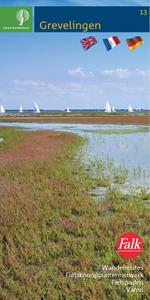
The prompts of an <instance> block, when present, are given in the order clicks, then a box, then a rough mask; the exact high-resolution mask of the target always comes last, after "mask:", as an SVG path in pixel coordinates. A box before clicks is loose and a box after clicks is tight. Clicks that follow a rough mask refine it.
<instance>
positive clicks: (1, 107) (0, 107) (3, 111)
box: [0, 105, 5, 114]
mask: <svg viewBox="0 0 150 300" xmlns="http://www.w3.org/2000/svg"><path fill="white" fill-rule="evenodd" d="M0 113H1V114H4V113H5V108H4V106H3V105H1V106H0Z"/></svg>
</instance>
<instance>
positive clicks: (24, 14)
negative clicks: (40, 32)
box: [16, 9, 30, 26]
mask: <svg viewBox="0 0 150 300" xmlns="http://www.w3.org/2000/svg"><path fill="white" fill-rule="evenodd" d="M16 18H17V20H18V21H19V25H20V26H23V24H24V23H25V22H26V21H28V20H29V18H30V14H29V12H28V11H27V10H26V9H20V10H18V11H17V14H16Z"/></svg>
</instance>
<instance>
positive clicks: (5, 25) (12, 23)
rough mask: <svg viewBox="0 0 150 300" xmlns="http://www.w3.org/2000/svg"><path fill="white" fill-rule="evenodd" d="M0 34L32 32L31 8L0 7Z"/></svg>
mask: <svg viewBox="0 0 150 300" xmlns="http://www.w3.org/2000/svg"><path fill="white" fill-rule="evenodd" d="M0 32H32V7H31V6H13V7H12V6H7V7H6V6H5V7H4V6H0Z"/></svg>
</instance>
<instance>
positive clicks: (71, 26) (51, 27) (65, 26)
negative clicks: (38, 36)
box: [39, 21, 101, 32]
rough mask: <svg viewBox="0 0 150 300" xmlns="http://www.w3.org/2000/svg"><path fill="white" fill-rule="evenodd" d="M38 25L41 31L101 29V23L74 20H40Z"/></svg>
mask: <svg viewBox="0 0 150 300" xmlns="http://www.w3.org/2000/svg"><path fill="white" fill-rule="evenodd" d="M39 27H40V29H41V30H42V31H44V30H45V31H82V32H88V31H99V30H101V23H99V22H96V23H93V22H91V23H86V22H84V23H80V22H76V21H68V22H57V23H56V22H49V23H48V22H47V21H41V22H40V23H39Z"/></svg>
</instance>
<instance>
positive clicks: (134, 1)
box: [0, 0, 150, 6]
mask: <svg viewBox="0 0 150 300" xmlns="http://www.w3.org/2000/svg"><path fill="white" fill-rule="evenodd" d="M149 4H150V2H149V0H30V1H29V0H0V5H3V6H7V5H34V6H35V5H36V6H41V5H43V6H45V5H48V6H49V5H55V6H57V5H62V6H63V5H91V6H93V5H100V6H101V5H106V6H107V5H109V6H110V5H112V6H115V5H116V6H117V5H118V6H124V5H129V6H137V5H141V6H143V5H149Z"/></svg>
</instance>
